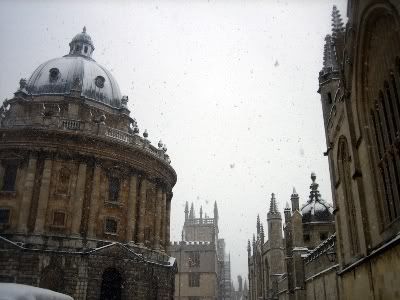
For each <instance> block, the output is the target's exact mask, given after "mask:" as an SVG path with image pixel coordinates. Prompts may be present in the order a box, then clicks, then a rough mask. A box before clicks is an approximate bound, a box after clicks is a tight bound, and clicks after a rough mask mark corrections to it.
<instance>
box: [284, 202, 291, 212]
mask: <svg viewBox="0 0 400 300" xmlns="http://www.w3.org/2000/svg"><path fill="white" fill-rule="evenodd" d="M285 210H290V206H289V202H287V201H286V207H285Z"/></svg>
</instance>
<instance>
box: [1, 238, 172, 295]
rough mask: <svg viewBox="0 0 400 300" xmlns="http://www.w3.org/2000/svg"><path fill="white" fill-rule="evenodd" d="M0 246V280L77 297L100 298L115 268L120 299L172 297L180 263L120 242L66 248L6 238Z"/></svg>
mask: <svg viewBox="0 0 400 300" xmlns="http://www.w3.org/2000/svg"><path fill="white" fill-rule="evenodd" d="M0 250H1V253H2V255H1V256H0V281H1V282H15V283H21V284H28V285H33V286H39V287H44V288H49V289H51V290H55V291H58V292H62V293H65V294H68V295H70V296H72V297H73V298H74V299H75V300H80V299H82V300H83V299H99V297H100V292H101V286H102V280H103V278H102V276H103V274H104V272H105V271H106V270H107V269H109V268H112V269H115V270H117V272H118V273H119V274H121V278H122V281H121V284H122V286H121V287H122V289H121V299H143V300H148V299H172V298H173V294H174V275H175V272H176V266H175V264H171V261H169V260H164V261H158V262H155V261H154V262H153V261H150V260H148V259H145V258H144V256H145V255H144V254H143V253H142V254H141V253H134V252H133V251H132V249H129V248H128V247H126V246H123V245H121V244H110V245H109V246H105V247H102V248H99V249H94V250H88V251H86V252H85V251H84V252H67V251H57V250H47V251H46V250H44V249H29V248H24V247H22V246H18V245H15V244H13V243H10V242H9V241H7V240H5V239H1V240H0ZM146 255H147V254H146ZM164 257H167V256H165V255H164Z"/></svg>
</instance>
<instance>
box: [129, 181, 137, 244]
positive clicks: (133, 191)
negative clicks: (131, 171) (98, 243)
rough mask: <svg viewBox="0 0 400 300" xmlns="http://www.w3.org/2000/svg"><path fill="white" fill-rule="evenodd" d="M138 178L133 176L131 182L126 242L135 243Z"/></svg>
mask: <svg viewBox="0 0 400 300" xmlns="http://www.w3.org/2000/svg"><path fill="white" fill-rule="evenodd" d="M136 198H137V176H136V175H132V176H131V178H130V181H129V198H128V212H127V225H128V226H127V228H126V241H127V242H129V241H134V242H135V238H134V234H135V229H136V219H137V218H136V202H137V199H136Z"/></svg>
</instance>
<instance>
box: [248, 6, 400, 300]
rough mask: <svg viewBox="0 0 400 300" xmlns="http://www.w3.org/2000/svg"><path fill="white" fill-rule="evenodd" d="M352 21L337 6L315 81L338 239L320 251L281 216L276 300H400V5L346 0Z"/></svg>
mask: <svg viewBox="0 0 400 300" xmlns="http://www.w3.org/2000/svg"><path fill="white" fill-rule="evenodd" d="M347 17H348V21H347V24H346V26H344V24H343V21H342V18H341V15H340V13H339V11H338V10H337V8H336V7H334V8H333V13H332V34H330V35H327V36H326V38H325V41H326V43H325V49H324V63H323V68H322V70H321V72H320V73H319V93H320V94H321V102H322V109H323V118H324V124H325V133H326V142H327V151H326V153H325V155H327V156H328V159H329V167H330V175H331V183H332V192H333V200H334V203H333V204H334V206H333V208H334V209H333V214H334V218H335V230H336V232H335V234H333V235H331V236H329V237H328V239H326V240H325V241H323V242H322V243H320V244H318V243H317V242H318V239H317V238H312V237H311V235H310V236H309V237H307V235H306V234H305V233H306V231H305V227H304V226H297V225H296V224H297V223H298V224H300V220H301V222H303V223H304V215H305V214H304V211H303V209H302V211H301V212H299V213H298V212H296V210H293V209H294V208H295V207H296V204H293V201H292V210H291V209H290V208H289V207H288V208H287V209H285V220H286V223H285V229H284V230H285V244H286V269H287V272H286V274H283V275H282V276H280V277H279V280H278V287H277V290H278V296H279V299H349V300H350V299H371V300H372V299H399V298H400V286H399V284H398V283H399V282H400V275H399V274H400V244H399V242H400V175H399V174H400V173H399V172H400V154H399V145H400V143H399V137H400V135H399V129H400V96H399V95H400V3H399V2H398V1H394V0H382V1H377V0H365V1H355V0H350V1H349V2H348V6H347ZM313 181H314V180H313ZM313 186H314V188H315V184H312V185H311V189H312V190H313ZM311 196H312V195H311V194H310V199H311V198H312V197H311ZM292 198H293V195H292ZM318 202H319V201H318ZM328 210H329V211H330V208H329V209H328ZM311 211H312V210H311ZM315 211H316V210H314V212H315ZM324 219H325V217H324ZM311 220H312V219H311ZM310 223H313V221H311V222H310ZM301 227H303V233H301V232H298V231H297V230H296V229H295V228H301ZM318 227H319V225H318ZM324 231H326V229H324ZM317 233H318V232H317ZM302 234H303V239H301V235H302ZM318 234H319V235H320V237H321V238H320V239H321V240H322V239H323V238H322V236H321V231H319V233H318ZM329 234H330V231H329ZM329 234H328V235H329ZM317 236H318V235H317ZM306 237H307V239H309V243H308V244H307V243H306V241H305V240H306ZM310 243H311V244H310ZM310 245H311V246H312V247H315V248H314V249H312V250H310ZM312 247H311V248H312ZM255 265H256V266H257V267H258V263H257V264H255ZM253 269H254V267H253ZM251 270H252V269H251V267H250V266H249V272H250V274H249V277H250V279H251V278H252V277H251V276H252V275H251ZM261 270H262V269H261ZM256 274H257V275H258V276H262V272H261V273H260V272H257V273H256ZM257 275H256V276H257ZM256 282H258V281H257V280H256ZM250 284H253V285H254V284H257V283H250ZM250 286H251V285H250ZM250 295H252V294H251V293H250ZM260 297H261V299H262V297H263V296H262V295H261V296H260ZM251 299H257V298H254V297H253V298H251ZM267 299H268V298H267Z"/></svg>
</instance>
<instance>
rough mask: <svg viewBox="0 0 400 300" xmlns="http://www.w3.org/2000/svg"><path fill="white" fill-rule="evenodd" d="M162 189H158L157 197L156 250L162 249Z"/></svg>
mask: <svg viewBox="0 0 400 300" xmlns="http://www.w3.org/2000/svg"><path fill="white" fill-rule="evenodd" d="M162 196H163V195H162V189H161V187H160V186H158V187H157V197H156V214H155V217H156V220H155V221H156V222H155V223H156V224H155V225H156V226H155V236H154V248H155V249H160V235H161V219H162V210H161V208H162V199H163V197H162Z"/></svg>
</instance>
